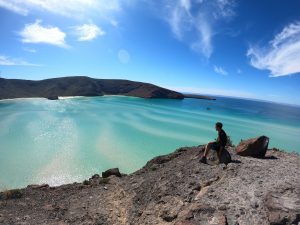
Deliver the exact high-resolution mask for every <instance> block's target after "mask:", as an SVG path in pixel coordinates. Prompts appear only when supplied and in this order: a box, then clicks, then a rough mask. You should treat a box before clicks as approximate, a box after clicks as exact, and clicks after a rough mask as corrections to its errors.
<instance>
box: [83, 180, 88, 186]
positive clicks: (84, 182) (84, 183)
mask: <svg viewBox="0 0 300 225" xmlns="http://www.w3.org/2000/svg"><path fill="white" fill-rule="evenodd" d="M82 184H83V185H90V181H88V180H84V181H83V182H82Z"/></svg>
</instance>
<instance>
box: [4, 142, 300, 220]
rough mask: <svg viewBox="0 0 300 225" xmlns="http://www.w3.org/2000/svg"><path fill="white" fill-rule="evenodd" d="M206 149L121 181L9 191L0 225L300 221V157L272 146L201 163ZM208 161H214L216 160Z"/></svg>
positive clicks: (180, 153)
mask: <svg viewBox="0 0 300 225" xmlns="http://www.w3.org/2000/svg"><path fill="white" fill-rule="evenodd" d="M202 147H203V146H198V147H183V148H179V149H177V150H176V151H175V152H172V153H170V154H167V155H162V156H157V157H155V158H153V159H151V160H150V161H148V162H147V163H146V164H145V166H143V167H142V168H141V169H139V170H137V171H135V172H133V173H131V174H128V175H125V174H121V177H119V175H118V176H114V175H112V176H109V177H107V178H104V176H103V174H102V177H101V176H100V175H99V174H95V175H93V176H92V177H91V178H90V179H88V180H85V181H83V182H82V183H76V182H75V183H72V184H64V185H61V186H56V187H49V186H48V185H46V184H44V185H28V186H27V187H26V188H23V189H17V190H9V191H6V195H9V196H10V198H9V199H3V193H2V194H1V195H2V199H1V198H0V212H1V214H2V215H1V216H0V224H1V222H3V224H15V223H19V221H20V220H21V221H23V222H24V224H53V223H56V224H57V223H59V222H60V223H64V224H82V223H84V224H86V223H92V224H95V223H98V224H167V223H168V224H176V225H177V224H205V223H208V222H209V221H210V220H211V219H212V218H215V220H219V221H220V220H221V218H222V219H223V220H225V221H227V224H229V225H231V224H235V223H236V222H238V223H240V224H269V223H271V222H272V223H274V224H275V223H276V224H277V223H278V224H279V222H281V221H283V220H284V221H286V223H285V224H288V225H290V224H294V222H297V221H299V217H297V215H298V212H299V209H300V204H299V203H297V195H298V194H299V193H300V187H299V185H297V184H298V183H299V181H300V178H299V176H297V174H298V165H297V164H298V163H299V162H300V156H299V154H297V153H287V152H284V151H281V150H277V149H271V150H269V151H267V155H266V157H265V158H263V159H257V158H252V157H243V156H238V155H236V154H235V149H234V148H232V147H228V150H229V151H230V153H231V156H232V159H233V162H232V163H229V164H228V165H225V164H215V163H214V161H211V163H212V164H210V165H206V164H202V163H199V158H200V156H201V154H202V153H203V152H202V151H203V149H202ZM212 154H214V153H212ZM210 157H213V158H212V159H211V160H215V159H214V157H215V155H211V156H210ZM121 172H122V171H121ZM282 174H284V179H282ZM149 187H151V188H149ZM252 192H253V193H252ZM251 193H252V194H251ZM277 201H279V202H281V204H277V203H276V202H277ZM274 207H275V208H274ZM285 207H288V211H286V208H285ZM87 214H88V215H89V216H88V217H87V216H86V215H87ZM51 215H52V216H51ZM53 215H54V216H53ZM191 215H192V216H191ZM236 215H238V216H236ZM275 215H276V216H275ZM297 218H298V219H297ZM224 224H225V223H224Z"/></svg>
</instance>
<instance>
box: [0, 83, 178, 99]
mask: <svg viewBox="0 0 300 225" xmlns="http://www.w3.org/2000/svg"><path fill="white" fill-rule="evenodd" d="M102 95H125V96H134V97H141V98H172V99H183V98H184V96H183V95H182V94H181V93H178V92H175V91H171V90H168V89H165V88H161V87H158V86H155V85H153V84H148V83H142V82H135V81H129V80H109V79H93V78H90V77H61V78H53V79H46V80H40V81H32V80H17V79H4V78H0V99H9V98H32V97H41V98H48V99H49V100H56V99H58V96H65V97H66V96H102Z"/></svg>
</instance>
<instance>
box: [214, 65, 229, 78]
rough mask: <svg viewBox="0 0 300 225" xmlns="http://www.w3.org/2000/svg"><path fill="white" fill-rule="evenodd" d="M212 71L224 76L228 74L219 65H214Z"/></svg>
mask: <svg viewBox="0 0 300 225" xmlns="http://www.w3.org/2000/svg"><path fill="white" fill-rule="evenodd" d="M214 71H215V72H216V73H218V74H221V75H224V76H226V75H228V72H227V71H226V70H225V69H224V68H222V67H221V66H216V65H214Z"/></svg>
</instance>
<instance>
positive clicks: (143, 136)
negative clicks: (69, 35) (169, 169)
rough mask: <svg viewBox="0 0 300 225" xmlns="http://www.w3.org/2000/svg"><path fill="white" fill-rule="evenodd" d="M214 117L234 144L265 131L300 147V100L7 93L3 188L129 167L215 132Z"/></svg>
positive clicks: (1, 128)
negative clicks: (52, 97)
mask: <svg viewBox="0 0 300 225" xmlns="http://www.w3.org/2000/svg"><path fill="white" fill-rule="evenodd" d="M208 108H209V109H208ZM216 121H221V122H223V124H224V130H225V131H226V132H227V134H228V135H230V137H231V139H232V140H233V142H234V144H237V143H238V142H239V141H240V140H241V139H246V138H251V137H256V136H259V135H267V136H269V137H270V147H273V146H275V147H278V148H282V149H285V150H287V151H292V150H295V151H298V152H299V151H300V138H299V137H300V135H299V134H300V108H297V107H291V106H286V105H279V104H272V103H263V102H256V101H248V100H240V99H231V98H218V100H217V101H207V100H198V99H185V100H169V99H140V98H133V97H117V96H105V97H91V98H89V97H80V98H68V99H63V100H60V101H49V100H44V99H18V100H5V101H0V154H1V155H0V189H5V188H15V187H23V186H26V185H28V184H31V183H49V184H50V185H59V184H63V183H69V182H74V181H82V180H84V179H86V178H88V177H90V176H91V175H92V174H94V173H100V172H101V171H104V170H106V169H108V168H111V167H119V168H120V170H121V171H122V172H125V173H130V172H133V171H135V170H137V169H139V168H140V167H142V166H143V165H144V164H145V163H146V162H147V161H148V160H149V159H151V158H152V157H154V156H157V155H161V154H166V153H169V152H172V151H174V150H175V149H176V148H178V147H181V146H193V145H200V144H204V143H206V142H208V141H210V140H213V139H214V138H215V137H216V131H215V130H214V124H215V122H216Z"/></svg>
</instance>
